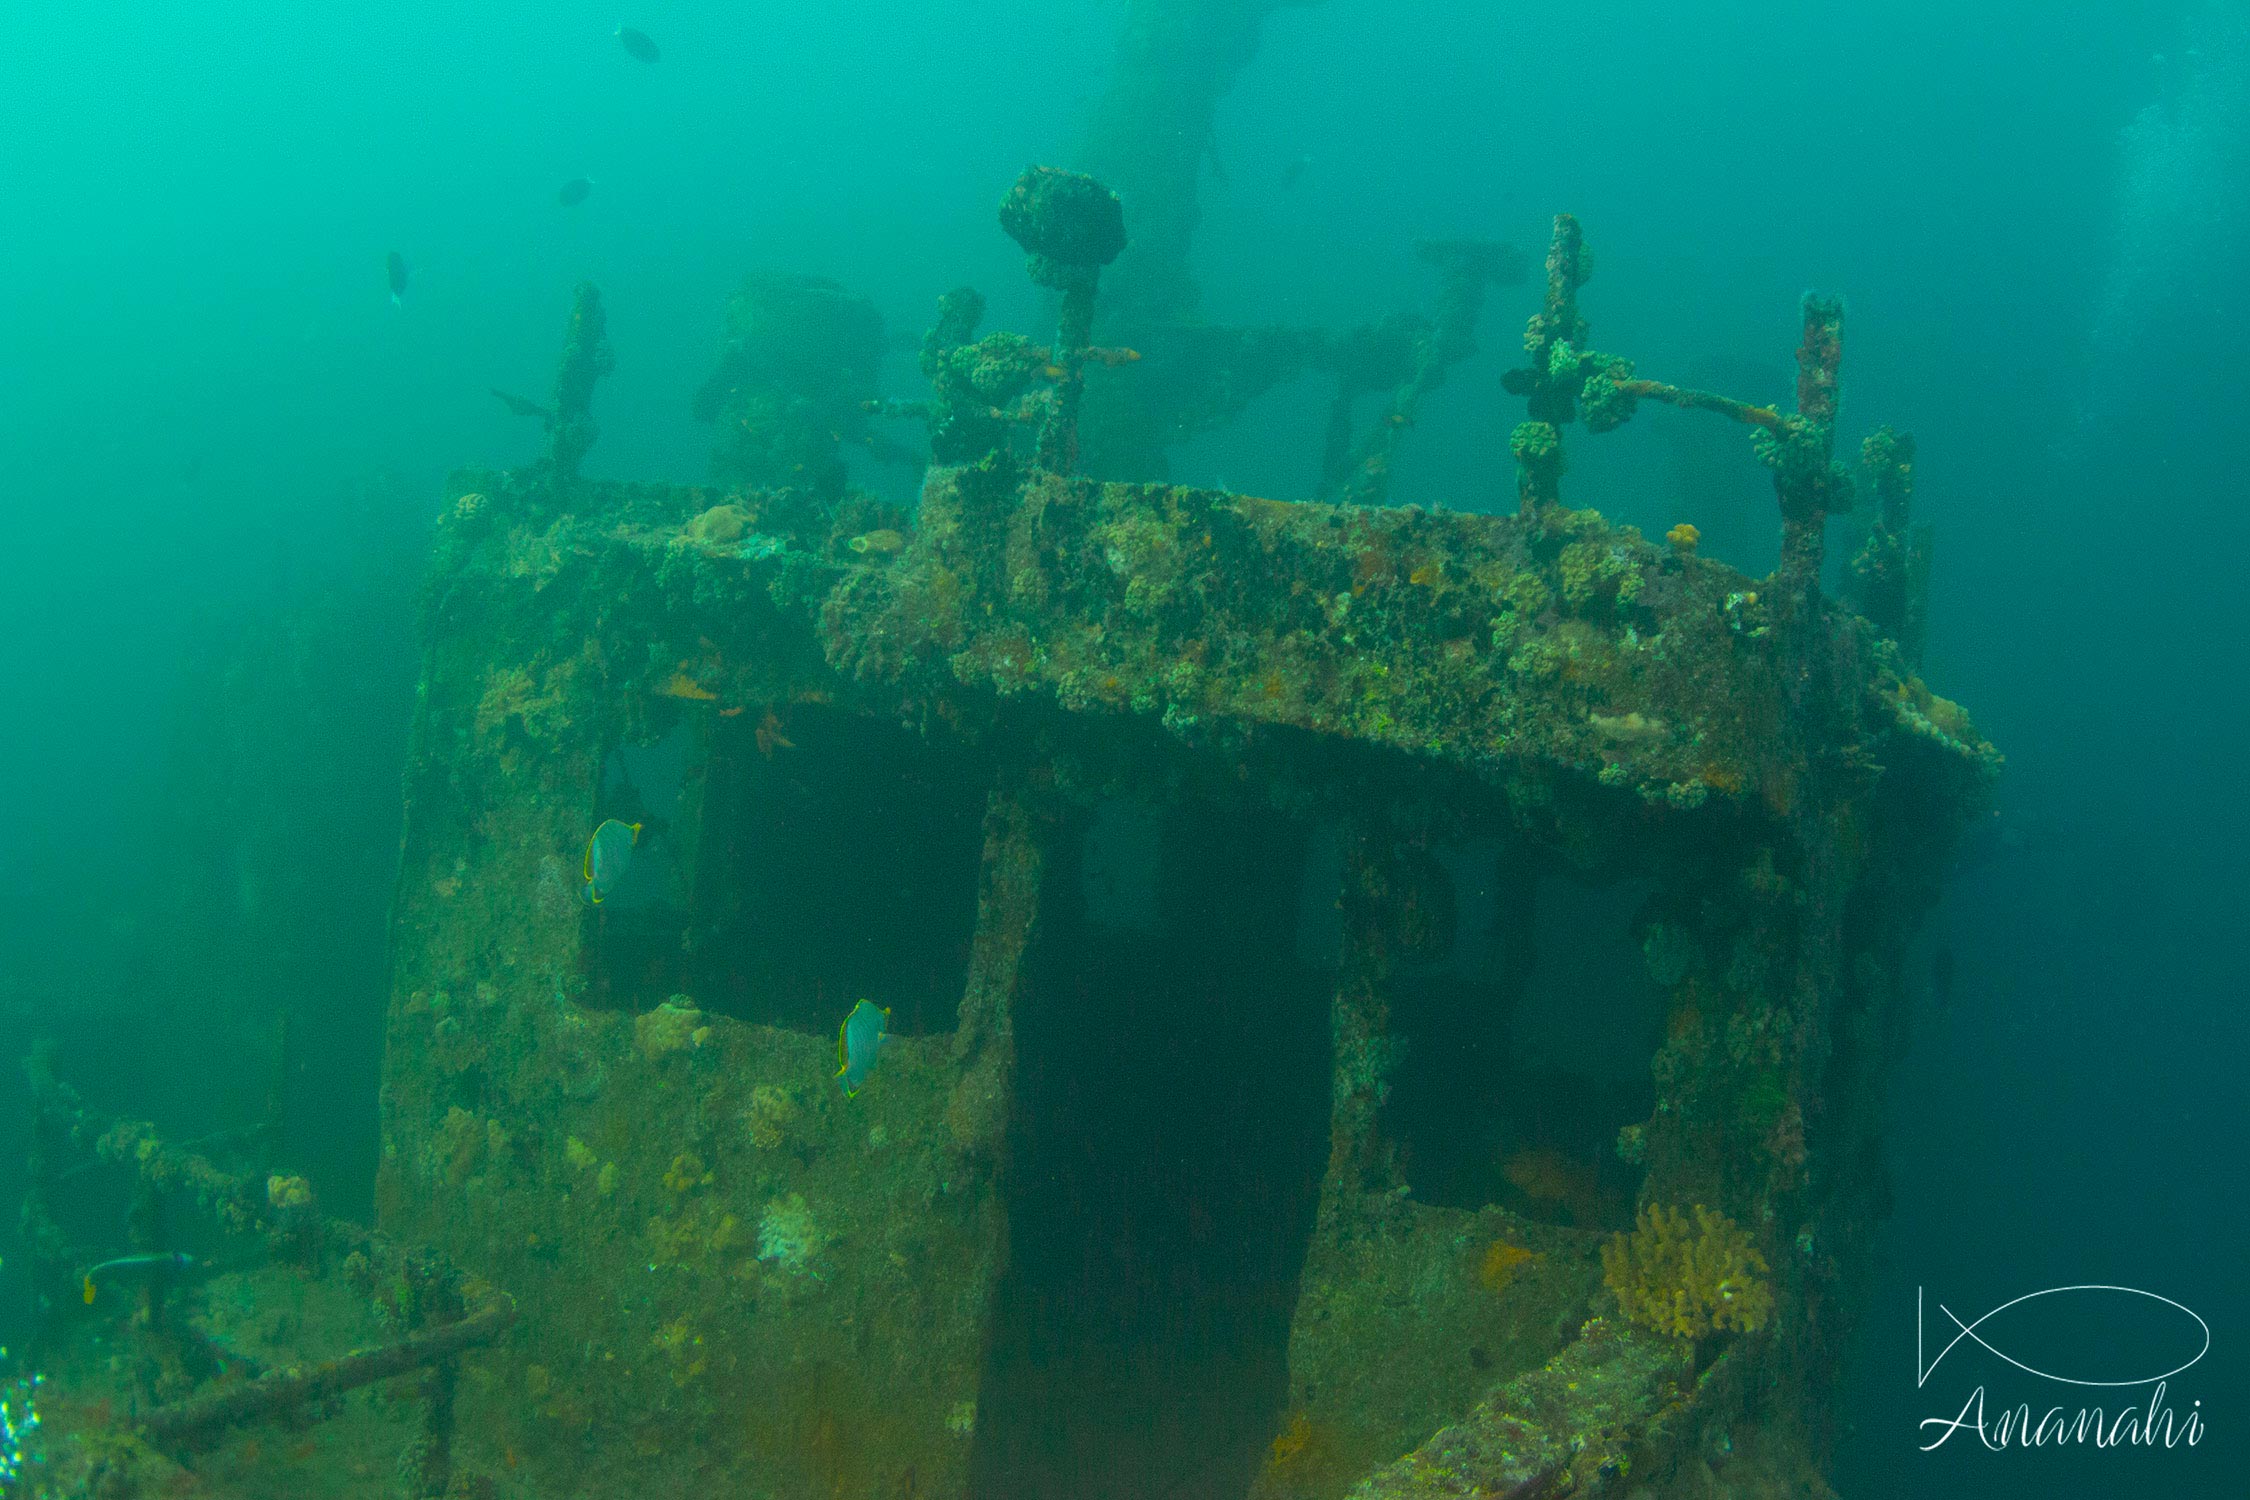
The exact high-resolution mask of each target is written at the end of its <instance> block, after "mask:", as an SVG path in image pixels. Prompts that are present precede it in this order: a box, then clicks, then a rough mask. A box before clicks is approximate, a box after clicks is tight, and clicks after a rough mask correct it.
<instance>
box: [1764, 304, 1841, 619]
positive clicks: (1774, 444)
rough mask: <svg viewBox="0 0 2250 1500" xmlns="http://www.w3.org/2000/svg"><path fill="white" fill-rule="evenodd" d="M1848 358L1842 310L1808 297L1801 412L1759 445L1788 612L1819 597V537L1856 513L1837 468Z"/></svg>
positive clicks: (1800, 354)
mask: <svg viewBox="0 0 2250 1500" xmlns="http://www.w3.org/2000/svg"><path fill="white" fill-rule="evenodd" d="M1843 354H1844V304H1843V302H1842V300H1841V299H1839V298H1835V297H1824V296H1821V295H1820V294H1819V293H1817V292H1808V293H1806V294H1805V334H1804V338H1803V339H1802V340H1801V341H1800V342H1799V343H1798V345H1797V410H1796V413H1795V415H1793V416H1789V417H1785V418H1783V419H1782V424H1781V426H1780V428H1779V429H1772V428H1762V429H1761V430H1760V431H1759V432H1757V433H1756V434H1755V435H1754V437H1753V441H1754V442H1755V443H1756V445H1757V450H1758V457H1759V458H1760V459H1762V460H1763V461H1764V462H1765V464H1766V466H1767V467H1769V468H1771V469H1772V470H1773V488H1774V494H1775V495H1776V497H1778V498H1779V499H1780V501H1781V568H1780V578H1781V581H1782V583H1783V585H1784V597H1785V598H1786V599H1787V600H1788V601H1789V604H1790V607H1792V608H1793V607H1795V606H1796V605H1797V604H1799V603H1807V602H1809V601H1810V600H1812V599H1813V597H1814V596H1815V595H1816V594H1817V593H1818V592H1819V589H1820V565H1821V557H1822V549H1821V532H1822V528H1823V527H1825V526H1826V525H1827V522H1828V518H1829V516H1831V515H1834V514H1837V513H1839V512H1842V511H1847V510H1850V509H1851V507H1852V481H1851V476H1850V475H1849V474H1847V473H1846V472H1844V470H1843V468H1842V467H1841V466H1840V465H1839V464H1837V462H1836V460H1835V457H1834V454H1835V447H1836V406H1837V388H1836V371H1837V366H1838V365H1839V364H1841V363H1842V360H1843Z"/></svg>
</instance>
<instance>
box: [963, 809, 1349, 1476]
mask: <svg viewBox="0 0 2250 1500" xmlns="http://www.w3.org/2000/svg"><path fill="white" fill-rule="evenodd" d="M1062 842H1063V843H1064V844H1065V845H1066V847H1065V848H1064V849H1063V850H1062V851H1060V853H1059V855H1058V858H1057V861H1056V863H1055V865H1053V866H1051V867H1050V872H1049V878H1048V879H1047V880H1046V882H1045V884H1044V888H1043V893H1042V900H1041V906H1040V913H1039V924H1038V929H1037V935H1036V937H1035V940H1034V943H1033V946H1032V951H1031V952H1030V954H1029V955H1028V956H1027V962H1026V970H1025V975H1024V984H1023V991H1022V997H1021V1002H1020V1005H1019V1007H1018V1013H1017V1017H1016V1025H1015V1037H1016V1050H1017V1069H1018V1090H1017V1100H1016V1112H1015V1119H1014V1124H1013V1127H1012V1140H1011V1154H1010V1170H1009V1175H1008V1225H1009V1261H1008V1267H1007V1270H1006V1272H1005V1273H1004V1275H1003V1277H1002V1280H1001V1284H1000V1286H999V1288H998V1291H997V1294H996V1296H995V1298H994V1307H995V1313H994V1320H993V1334H992V1342H991V1345H990V1348H989V1351H988V1355H987V1361H986V1369H985V1376H984V1382H983V1398H982V1400H981V1401H980V1403H979V1412H978V1422H977V1435H976V1449H975V1452H974V1454H973V1456H972V1458H971V1464H970V1469H971V1474H970V1485H969V1488H970V1491H971V1493H973V1494H976V1495H979V1496H983V1497H985V1500H1109V1497H1115V1500H1125V1497H1133V1500H1143V1497H1150V1496H1166V1497H1168V1500H1222V1497H1223V1500H1238V1497H1240V1496H1241V1495H1242V1494H1244V1493H1245V1492H1246V1491H1247V1489H1248V1487H1249V1484H1250V1481H1251V1479H1252V1477H1253V1476H1254V1475H1255V1473H1256V1471H1257V1467H1258V1464H1259V1462H1260V1460H1261V1459H1262V1458H1263V1456H1264V1453H1265V1450H1266V1445H1267V1443H1268V1441H1269V1440H1270V1439H1271V1437H1272V1435H1273V1433H1272V1424H1273V1421H1274V1419H1275V1415H1276V1413H1277V1412H1278V1411H1279V1409H1280V1406H1281V1403H1282V1400H1283V1397H1284V1394H1285V1378H1286V1355H1287V1350H1288V1338H1289V1324H1290V1318H1291V1316H1292V1313H1293V1311H1294V1309H1295V1306H1296V1299H1297V1278H1298V1273H1299V1271H1300V1269H1301V1267H1302V1264H1303V1259H1304V1254H1305V1248H1306V1244H1307V1242H1308V1240H1309V1238H1310V1235H1311V1230H1312V1216H1313V1209H1314V1205H1315V1201H1316V1199H1317V1195H1318V1191H1319V1183H1320V1174H1321V1170H1322V1167H1323V1165H1324V1163H1325V1161H1326V1159H1327V1154H1328V1099H1329V1076H1328V1075H1329V1052H1330V1048H1329V1016H1328V1005H1329V998H1330V993H1331V987H1332V976H1331V975H1330V974H1329V973H1328V972H1326V971H1325V970H1324V969H1323V968H1322V967H1321V966H1320V964H1319V949H1320V944H1319V942H1317V941H1314V942H1311V943H1307V942H1306V941H1304V938H1305V934H1304V933H1303V932H1302V931H1301V928H1302V926H1303V923H1304V914H1305V911H1306V909H1307V906H1308V903H1307V901H1306V900H1305V896H1304V887H1305V875H1306V871H1307V869H1308V842H1311V844H1312V845H1313V848H1312V861H1313V863H1314V864H1316V865H1317V864H1318V863H1319V862H1320V861H1319V852H1318V851H1319V841H1318V840H1317V839H1315V840H1311V841H1308V837H1307V834H1306V832H1305V831H1304V830H1303V829H1302V828H1301V827H1300V826H1298V825H1296V824H1293V823H1291V822H1289V821H1287V820H1285V819H1283V818H1282V817H1280V816H1279V815H1277V814H1275V813H1273V812H1271V811H1270V810H1268V809H1265V808H1263V807H1255V806H1247V805H1242V804H1239V803H1236V802H1232V801H1227V802H1215V801H1196V802H1192V803H1188V804H1184V805H1178V806H1172V807H1165V808H1158V807H1154V806H1148V805H1140V804H1133V803H1124V802H1113V803H1109V804H1105V805H1104V806H1103V807H1102V808H1100V809H1099V810H1098V811H1096V812H1095V813H1094V814H1093V815H1092V816H1091V818H1090V819H1089V820H1088V822H1087V824H1086V826H1085V827H1084V828H1083V829H1082V830H1081V832H1080V833H1079V835H1078V836H1076V837H1074V838H1066V839H1064V840H1063V841H1062Z"/></svg>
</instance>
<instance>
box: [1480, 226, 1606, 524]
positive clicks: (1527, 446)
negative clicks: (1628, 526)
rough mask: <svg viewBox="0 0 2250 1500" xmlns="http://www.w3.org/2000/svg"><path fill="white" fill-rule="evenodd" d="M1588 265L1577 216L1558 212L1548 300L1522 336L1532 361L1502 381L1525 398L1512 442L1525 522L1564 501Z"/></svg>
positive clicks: (1550, 247) (1581, 375) (1580, 373)
mask: <svg viewBox="0 0 2250 1500" xmlns="http://www.w3.org/2000/svg"><path fill="white" fill-rule="evenodd" d="M1587 267H1588V261H1587V258H1586V241H1585V234H1584V232H1583V231H1582V230H1581V229H1580V228H1579V227H1578V219H1577V217H1576V216H1575V215H1572V214H1556V215H1555V228H1554V235H1553V237H1552V238H1551V239H1550V240H1549V241H1548V243H1547V296H1546V300H1545V301H1544V302H1543V303H1541V305H1540V308H1539V311H1537V312H1535V313H1533V314H1532V315H1531V322H1530V323H1529V324H1528V325H1527V326H1526V327H1525V328H1524V332H1523V350H1524V353H1525V354H1526V355H1528V356H1530V360H1529V363H1527V364H1526V365H1525V366H1524V367H1523V368H1522V369H1518V370H1510V371H1508V373H1507V374H1505V375H1503V376H1502V377H1501V380H1500V383H1501V385H1502V387H1503V388H1505V389H1506V390H1507V391H1508V392H1509V393H1510V394H1512V395H1517V396H1521V397H1523V398H1524V405H1525V406H1526V408H1528V411H1529V416H1530V420H1529V421H1527V422H1525V423H1523V424H1522V425H1521V426H1519V427H1517V428H1516V431H1515V436H1514V438H1513V439H1512V440H1511V441H1510V443H1509V449H1510V451H1511V452H1513V453H1514V454H1515V459H1516V495H1517V499H1518V501H1519V502H1520V504H1521V507H1522V510H1523V514H1524V515H1525V516H1527V517H1528V516H1530V515H1533V514H1535V513H1536V512H1537V511H1539V510H1541V509H1543V508H1545V507H1548V506H1551V505H1555V504H1557V503H1559V501H1560V499H1561V495H1560V492H1559V489H1558V483H1557V482H1558V481H1559V480H1560V479H1561V477H1562V468H1563V460H1562V431H1561V429H1562V428H1563V427H1564V426H1565V425H1567V424H1568V423H1569V422H1571V421H1573V420H1574V419H1575V418H1576V417H1577V414H1578V392H1579V390H1580V388H1581V387H1583V386H1584V385H1585V383H1586V372H1585V369H1584V359H1583V357H1582V355H1581V353H1580V351H1581V350H1582V349H1583V348H1584V347H1585V343H1586V320H1585V319H1584V318H1581V317H1580V316H1579V315H1578V288H1579V287H1580V286H1581V285H1582V284H1584V282H1585V280H1586V272H1587Z"/></svg>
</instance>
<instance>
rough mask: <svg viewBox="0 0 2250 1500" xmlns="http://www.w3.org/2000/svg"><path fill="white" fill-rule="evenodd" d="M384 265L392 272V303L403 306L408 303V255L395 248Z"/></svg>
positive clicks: (394, 305) (395, 305)
mask: <svg viewBox="0 0 2250 1500" xmlns="http://www.w3.org/2000/svg"><path fill="white" fill-rule="evenodd" d="M383 267H384V269H385V270H387V271H388V272H389V273H390V278H391V305H392V306H393V307H403V306H404V305H405V304H406V257H405V256H403V255H401V254H399V253H398V252H397V251H396V250H393V251H392V252H391V253H390V257H389V259H387V260H385V261H384V262H383Z"/></svg>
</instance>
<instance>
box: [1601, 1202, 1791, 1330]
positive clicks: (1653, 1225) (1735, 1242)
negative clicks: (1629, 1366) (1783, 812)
mask: <svg viewBox="0 0 2250 1500" xmlns="http://www.w3.org/2000/svg"><path fill="white" fill-rule="evenodd" d="M1765 1277H1766V1258H1765V1257H1764V1256H1762V1255H1760V1254H1759V1253H1758V1250H1757V1247H1756V1246H1754V1245H1752V1244H1751V1243H1750V1235H1749V1233H1748V1232H1747V1231H1746V1230H1744V1229H1743V1227H1742V1226H1741V1225H1739V1224H1737V1223H1735V1222H1734V1220H1732V1219H1730V1218H1728V1217H1727V1216H1726V1215H1725V1214H1715V1213H1713V1212H1711V1210H1709V1209H1707V1208H1705V1207H1704V1206H1703V1205H1702V1204H1700V1203H1698V1204H1696V1205H1695V1209H1694V1218H1693V1220H1692V1221H1691V1220H1690V1219H1689V1217H1688V1215H1686V1214H1683V1213H1681V1212H1680V1211H1679V1210H1678V1209H1676V1208H1659V1207H1657V1206H1655V1205H1653V1204H1652V1205H1650V1206H1648V1207H1646V1208H1643V1209H1642V1210H1641V1219H1640V1225H1639V1227H1638V1228H1636V1229H1634V1230H1632V1231H1631V1232H1630V1233H1627V1234H1620V1235H1615V1236H1613V1237H1612V1238H1611V1239H1610V1241H1609V1243H1608V1244H1606V1245H1604V1246H1602V1279H1603V1280H1604V1281H1606V1282H1607V1283H1608V1284H1609V1289H1610V1290H1611V1291H1613V1292H1615V1293H1616V1294H1617V1304H1618V1307H1619V1308H1620V1309H1621V1310H1622V1311H1623V1312H1624V1314H1625V1316H1626V1317H1627V1318H1629V1319H1631V1320H1632V1321H1633V1322H1635V1323H1638V1324H1640V1325H1641V1326H1642V1327H1643V1328H1651V1329H1654V1330H1655V1331H1656V1332H1658V1333H1663V1334H1670V1335H1672V1336H1673V1337H1675V1338H1687V1339H1698V1338H1702V1337H1703V1336H1705V1335H1706V1334H1709V1333H1713V1332H1716V1331H1719V1330H1733V1331H1735V1332H1739V1333H1755V1332H1756V1331H1757V1330H1758V1329H1760V1328H1763V1327H1764V1326H1765V1324H1766V1319H1767V1318H1768V1317H1770V1316H1772V1314H1773V1288H1772V1287H1771V1286H1769V1285H1767V1283H1766V1279H1765Z"/></svg>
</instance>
